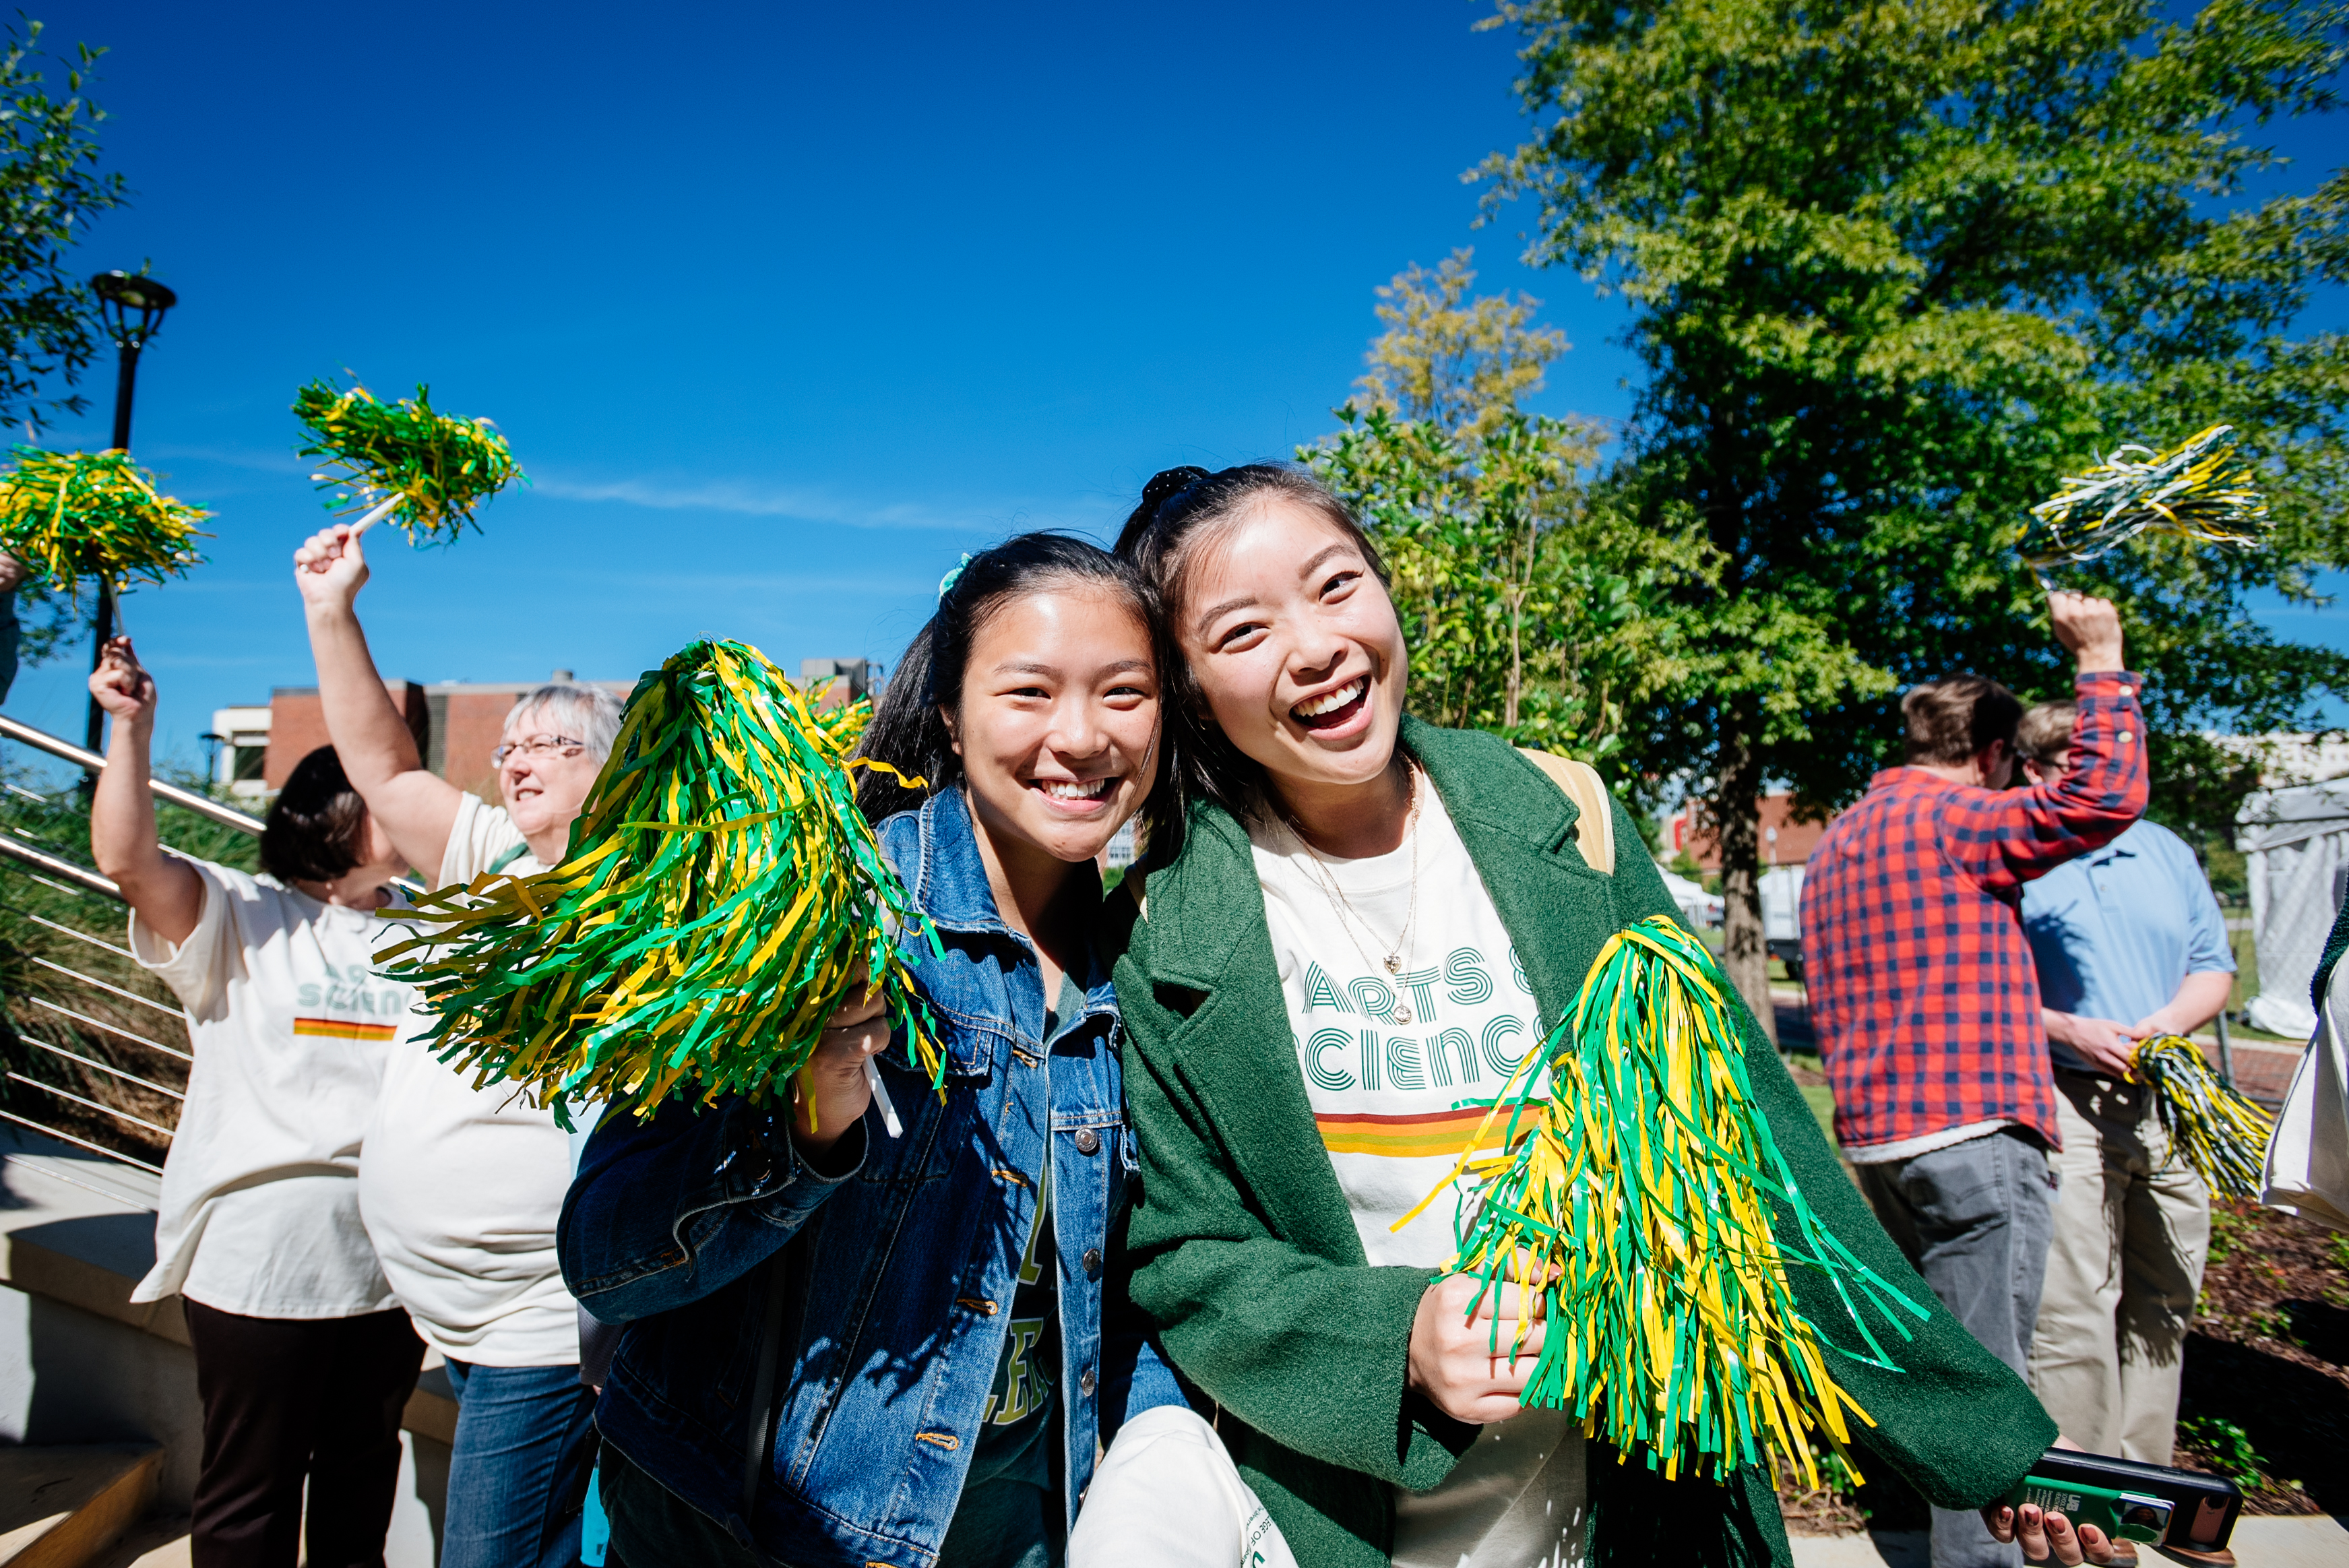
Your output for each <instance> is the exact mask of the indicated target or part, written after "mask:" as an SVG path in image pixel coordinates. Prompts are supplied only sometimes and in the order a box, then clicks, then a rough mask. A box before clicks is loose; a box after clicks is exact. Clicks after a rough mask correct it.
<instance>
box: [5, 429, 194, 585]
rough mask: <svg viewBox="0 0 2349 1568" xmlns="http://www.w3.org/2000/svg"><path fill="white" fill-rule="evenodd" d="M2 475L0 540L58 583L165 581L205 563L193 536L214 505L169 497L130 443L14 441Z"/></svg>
mask: <svg viewBox="0 0 2349 1568" xmlns="http://www.w3.org/2000/svg"><path fill="white" fill-rule="evenodd" d="M211 515H212V514H211V513H210V512H208V511H204V510H203V509H202V507H193V506H189V505H187V504H186V503H185V502H182V501H178V500H172V499H171V497H170V496H167V495H164V494H162V493H161V492H160V491H159V490H156V488H155V478H154V476H153V475H152V474H150V473H147V472H146V471H144V470H143V469H140V468H139V467H137V466H136V465H135V464H133V463H132V462H131V460H130V455H129V453H128V452H119V451H108V452H45V451H43V450H41V449H39V448H38V447H18V448H17V449H16V467H15V468H14V469H10V470H8V472H7V473H6V474H5V475H0V548H5V549H6V551H7V552H8V553H9V554H11V555H13V556H15V557H16V559H17V560H18V561H20V562H23V563H24V565H25V570H26V574H27V575H29V576H32V577H36V578H38V579H39V580H40V581H41V582H43V583H47V585H48V586H49V587H51V588H53V589H56V590H57V591H58V592H60V593H68V594H72V593H78V584H79V583H80V582H81V580H82V579H83V578H85V577H95V578H97V579H98V581H99V582H100V583H106V584H109V585H110V586H113V587H117V588H119V587H120V586H122V585H123V584H124V583H161V582H163V581H164V580H165V579H166V578H171V577H177V576H180V575H182V574H183V573H186V572H187V571H188V570H189V569H190V568H191V567H196V566H201V565H202V564H203V561H204V558H203V557H202V555H201V554H199V553H197V552H196V548H195V546H194V544H193V543H191V541H193V540H198V539H203V538H207V537H209V536H208V535H206V534H203V533H200V532H199V531H197V529H196V524H197V523H199V522H202V521H203V520H204V519H205V518H207V517H210V516H211Z"/></svg>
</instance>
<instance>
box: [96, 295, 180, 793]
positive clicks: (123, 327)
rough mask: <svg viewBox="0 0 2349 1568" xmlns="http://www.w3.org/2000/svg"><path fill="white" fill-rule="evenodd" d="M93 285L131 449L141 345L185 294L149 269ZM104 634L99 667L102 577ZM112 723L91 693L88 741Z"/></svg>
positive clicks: (121, 439) (108, 590)
mask: <svg viewBox="0 0 2349 1568" xmlns="http://www.w3.org/2000/svg"><path fill="white" fill-rule="evenodd" d="M89 286H90V291H91V292H92V293H93V294H97V295H98V315H100V316H101V317H102V318H104V320H105V322H106V330H107V334H108V335H109V336H111V337H112V338H113V339H114V348H115V355H116V361H117V365H118V366H119V368H118V370H117V372H116V375H115V380H114V449H115V450H116V451H119V452H124V453H128V452H129V450H130V396H131V393H132V392H133V391H134V390H135V389H136V388H137V387H138V384H139V351H140V349H142V348H144V347H146V346H147V340H148V339H149V338H150V337H152V336H154V335H155V334H156V331H157V330H158V329H159V328H160V327H161V326H162V325H163V313H164V312H165V311H167V310H170V309H171V307H172V306H173V305H175V304H179V303H180V296H179V295H177V294H173V293H172V292H171V290H170V289H167V288H165V287H164V286H163V285H162V284H159V283H157V282H156V281H155V280H154V279H153V278H150V277H146V276H143V275H140V276H133V275H132V274H131V273H125V272H111V273H98V276H96V277H94V278H92V279H90V280H89ZM97 631H98V636H97V639H96V640H95V641H94V642H93V643H92V644H91V645H90V650H89V667H90V669H91V671H92V672H93V673H95V672H96V671H97V669H98V661H99V660H101V659H102V658H104V657H105V655H106V643H107V639H108V638H109V637H111V636H113V635H114V588H113V585H112V584H110V583H100V584H99V585H98V627H97ZM105 723H106V710H105V709H103V708H101V707H98V699H97V698H96V697H92V698H90V699H89V726H88V734H87V737H86V738H85V739H84V741H83V744H84V745H85V746H87V747H88V748H89V749H90V750H92V751H96V750H97V749H98V740H99V738H100V737H101V735H102V733H103V727H104V725H105Z"/></svg>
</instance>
